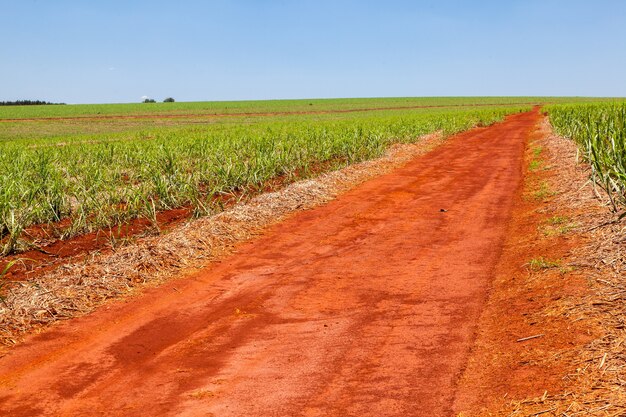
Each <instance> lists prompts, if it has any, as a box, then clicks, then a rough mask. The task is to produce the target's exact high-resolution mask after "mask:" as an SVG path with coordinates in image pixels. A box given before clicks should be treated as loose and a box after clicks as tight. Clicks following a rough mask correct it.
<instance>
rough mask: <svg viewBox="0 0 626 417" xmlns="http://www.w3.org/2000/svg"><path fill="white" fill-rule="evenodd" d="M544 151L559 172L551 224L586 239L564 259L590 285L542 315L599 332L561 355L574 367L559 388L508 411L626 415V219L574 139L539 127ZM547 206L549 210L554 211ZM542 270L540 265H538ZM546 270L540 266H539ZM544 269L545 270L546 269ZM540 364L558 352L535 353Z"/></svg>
mask: <svg viewBox="0 0 626 417" xmlns="http://www.w3.org/2000/svg"><path fill="white" fill-rule="evenodd" d="M542 130H543V133H544V134H545V136H546V139H545V140H543V141H542V142H543V143H542V146H543V147H544V149H547V150H548V152H547V154H548V155H547V156H546V159H547V160H546V161H545V164H546V165H548V166H550V169H551V170H553V171H554V173H555V174H556V175H554V176H552V178H551V180H550V183H549V184H546V188H548V189H550V190H554V192H555V193H554V195H553V196H552V197H551V200H550V203H549V206H550V207H552V208H557V210H558V211H559V212H556V213H553V214H554V215H553V217H552V218H551V221H549V223H550V225H551V226H560V225H561V226H562V225H567V230H559V233H560V232H562V233H574V234H577V235H578V236H579V237H581V242H583V243H582V244H580V245H577V247H576V248H575V249H573V250H572V251H571V254H570V255H568V257H567V258H566V259H562V260H560V262H561V263H562V264H563V265H568V266H570V267H574V268H576V269H577V270H579V272H580V273H582V274H584V276H585V278H586V280H587V282H588V285H589V291H587V292H586V295H584V296H582V297H578V298H576V297H565V298H563V299H561V300H560V301H559V302H557V303H553V304H552V305H549V306H546V307H545V309H544V310H543V311H542V312H540V314H544V315H553V316H554V315H558V316H560V317H564V318H567V320H569V321H571V322H578V323H579V324H581V323H582V324H583V325H584V326H586V327H588V328H590V329H591V328H594V329H599V332H597V333H599V334H600V337H597V338H595V340H593V341H592V342H591V343H588V344H586V345H584V346H574V347H573V348H572V349H571V350H569V351H567V352H564V353H562V354H561V356H560V357H559V358H558V360H560V361H564V362H565V363H566V364H567V368H569V369H570V370H571V372H570V373H568V374H567V375H563V376H562V377H563V381H564V386H565V387H566V388H565V389H564V390H563V391H562V392H558V393H556V392H555V393H548V392H546V393H544V394H543V395H542V396H539V397H536V398H528V399H524V400H522V401H515V402H512V403H510V407H509V410H508V411H507V412H506V414H504V413H503V414H498V415H509V416H562V417H568V416H569V417H573V416H624V415H626V256H625V252H626V250H625V248H626V223H625V222H624V221H622V222H618V221H617V215H616V214H615V213H611V212H610V207H609V206H608V202H609V201H608V197H605V196H599V195H598V194H597V192H596V191H595V190H594V188H593V186H592V185H591V184H590V182H589V180H588V178H589V170H588V168H587V167H586V166H585V165H583V164H579V163H577V162H576V160H577V150H576V147H575V145H574V144H573V142H571V141H569V140H567V139H564V138H561V137H558V136H556V135H554V134H553V133H552V130H551V127H550V125H549V124H548V122H547V121H546V122H545V123H544V125H543V126H542ZM549 210H550V208H546V211H549ZM563 211H565V212H566V214H562V212H563ZM539 269H542V268H539ZM539 273H542V272H539ZM545 273H548V272H547V271H546V272H545ZM534 359H535V360H537V362H538V363H542V361H545V362H547V361H550V360H552V361H554V358H552V357H551V358H547V357H536V358H534Z"/></svg>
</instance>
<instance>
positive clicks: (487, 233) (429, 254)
mask: <svg viewBox="0 0 626 417" xmlns="http://www.w3.org/2000/svg"><path fill="white" fill-rule="evenodd" d="M539 117H540V116H539V113H538V112H536V111H535V112H530V113H523V114H519V115H515V116H510V117H509V118H508V119H507V120H506V121H505V122H503V123H500V124H496V125H494V126H491V127H489V128H479V129H474V130H472V131H470V132H466V133H463V134H460V135H457V136H456V137H453V138H451V139H450V140H449V141H448V142H446V144H444V145H442V146H440V147H439V148H437V149H436V150H434V151H432V152H431V153H429V154H427V155H425V156H423V157H420V158H417V159H415V160H413V161H411V162H410V163H409V164H407V165H406V166H405V167H403V168H400V169H398V170H396V171H394V172H392V173H391V174H388V175H385V176H381V177H378V178H376V179H374V180H371V181H368V182H366V183H364V184H362V185H361V186H359V187H357V188H355V189H353V190H352V191H350V192H347V193H345V194H343V195H342V196H340V197H339V198H338V199H336V200H334V201H333V202H331V203H329V204H327V205H325V206H322V207H319V208H316V209H313V210H308V211H304V212H300V213H298V214H295V215H294V216H292V217H291V218H289V219H288V220H287V221H285V222H283V223H281V224H278V225H276V226H274V227H272V228H270V229H269V230H267V232H266V233H264V234H263V235H262V236H260V237H259V238H257V239H255V240H253V241H251V242H247V243H244V244H241V245H240V246H239V247H238V249H237V253H236V254H235V255H233V256H231V257H228V258H225V259H224V260H222V261H221V262H219V263H214V264H212V265H211V266H210V267H208V268H207V269H206V270H203V271H200V272H199V273H197V274H195V275H193V276H190V277H186V278H182V279H179V280H174V281H171V282H169V283H168V284H166V285H164V286H162V287H160V288H155V289H151V290H148V291H146V292H145V293H144V294H142V295H140V296H138V297H135V298H132V299H128V300H126V301H119V302H115V303H111V304H109V305H108V306H106V307H104V308H102V309H100V310H99V311H97V312H96V313H94V314H91V315H89V316H86V317H83V318H79V319H74V320H71V321H68V322H65V323H62V324H61V325H58V326H55V327H53V328H51V329H48V330H47V331H45V332H43V333H42V334H40V335H37V336H34V337H31V338H30V339H28V340H27V341H26V342H25V343H23V344H22V345H21V346H18V347H17V348H15V349H13V350H12V351H11V352H10V353H9V354H7V355H6V356H5V357H3V358H1V359H0V414H1V415H7V416H9V415H10V416H14V417H19V416H38V415H42V416H73V417H76V416H100V415H103V416H139V415H141V416H189V417H191V416H212V415H214V416H428V417H437V416H451V415H453V410H452V405H453V402H454V399H455V387H456V383H457V380H458V378H459V375H460V374H461V372H462V371H463V368H464V366H465V364H466V361H467V358H468V355H469V353H470V349H471V347H472V343H473V340H474V334H475V332H476V323H477V321H478V317H479V315H480V313H481V309H482V306H483V305H484V303H485V300H486V297H487V292H488V289H489V286H490V281H491V279H492V277H493V271H494V267H495V265H496V264H497V262H498V258H499V254H500V252H501V248H502V245H503V242H504V239H505V236H506V231H507V223H508V221H509V219H510V216H511V212H512V207H513V202H514V199H515V196H516V195H517V193H519V190H520V186H521V183H522V176H523V175H522V173H523V169H522V164H523V154H524V146H525V141H526V139H527V137H528V135H529V134H530V131H531V130H532V129H533V127H534V126H535V125H536V123H537V121H538V120H539Z"/></svg>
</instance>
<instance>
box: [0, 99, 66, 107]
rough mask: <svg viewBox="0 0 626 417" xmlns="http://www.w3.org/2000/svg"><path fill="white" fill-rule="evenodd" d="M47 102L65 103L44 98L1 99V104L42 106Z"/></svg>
mask: <svg viewBox="0 0 626 417" xmlns="http://www.w3.org/2000/svg"><path fill="white" fill-rule="evenodd" d="M45 104H54V105H63V104H65V103H50V102H49V101H43V100H16V101H0V106H42V105H45Z"/></svg>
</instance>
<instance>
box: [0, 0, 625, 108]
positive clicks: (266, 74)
mask: <svg viewBox="0 0 626 417" xmlns="http://www.w3.org/2000/svg"><path fill="white" fill-rule="evenodd" d="M0 27H2V31H3V33H4V35H3V39H2V41H1V42H0V58H1V61H0V80H1V81H0V101H1V100H14V99H45V100H50V101H63V102H68V103H104V102H137V101H140V99H141V97H142V96H149V97H152V98H155V99H157V100H162V99H163V98H165V97H168V96H172V97H174V98H176V99H177V100H178V101H200V100H243V99H274V98H313V97H381V96H441V95H445V96H457V95H463V96H467V95H544V96H545V95H583V96H626V76H625V74H626V1H620V0H613V1H608V0H593V1H592V0H588V1H580V0H569V1H566V0H525V1H522V0H508V1H507V0H500V1H469V0H467V1H446V0H439V1H420V0H416V1H401V0H384V1H383V0H379V1H369V0H361V1H357V0H310V1H309V0H299V1H296V0H256V1H253V0H230V1H227V0H215V1H211V0H206V1H195V0H194V1H191V0H179V1H171V0H170V1H159V0H151V1H144V0H123V1H118V0H109V1H90V0H83V1H79V0H74V1H70V0H56V1H52V0H19V1H17V0H0Z"/></svg>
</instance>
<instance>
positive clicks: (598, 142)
mask: <svg viewBox="0 0 626 417" xmlns="http://www.w3.org/2000/svg"><path fill="white" fill-rule="evenodd" d="M547 110H548V113H549V115H550V122H551V123H552V126H553V127H554V129H555V131H556V132H557V133H558V134H559V135H562V136H565V137H567V138H571V139H573V140H574V141H575V142H576V143H577V144H578V145H579V147H580V149H581V152H582V156H583V158H584V159H585V160H586V161H587V162H589V164H590V165H591V168H592V175H593V178H592V179H593V181H594V183H595V184H597V185H598V186H600V187H602V188H603V189H604V190H605V191H606V193H607V195H608V197H609V199H610V204H611V205H612V207H613V209H614V210H615V211H618V210H619V209H620V206H621V207H624V206H626V103H625V102H605V103H584V104H582V103H578V104H567V105H566V104H559V105H552V106H548V107H547ZM624 215H625V214H622V217H623V216H624Z"/></svg>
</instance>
